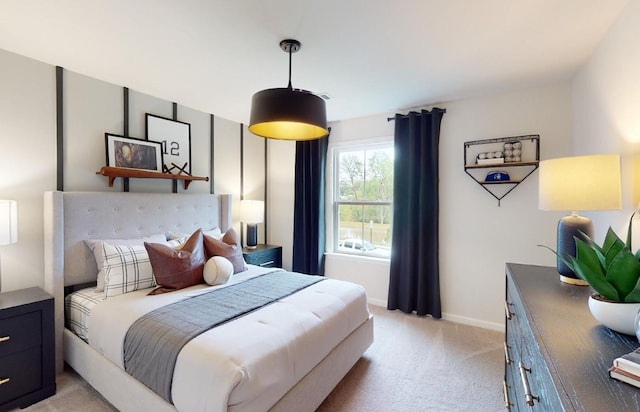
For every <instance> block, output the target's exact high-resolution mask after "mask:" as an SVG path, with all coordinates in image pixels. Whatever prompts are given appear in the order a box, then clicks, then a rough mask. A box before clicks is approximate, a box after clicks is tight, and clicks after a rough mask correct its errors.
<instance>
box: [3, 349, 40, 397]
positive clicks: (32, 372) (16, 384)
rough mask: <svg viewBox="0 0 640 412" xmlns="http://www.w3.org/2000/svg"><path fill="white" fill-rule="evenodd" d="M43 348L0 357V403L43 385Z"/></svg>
mask: <svg viewBox="0 0 640 412" xmlns="http://www.w3.org/2000/svg"><path fill="white" fill-rule="evenodd" d="M41 368H42V360H41V348H40V347H35V348H31V349H27V350H24V351H22V352H19V353H14V354H13V355H11V356H5V357H0V405H1V404H3V403H6V402H9V401H12V400H14V399H17V398H20V397H21V396H24V395H27V394H29V393H31V392H34V391H37V390H39V389H40V388H41V387H42V369H41Z"/></svg>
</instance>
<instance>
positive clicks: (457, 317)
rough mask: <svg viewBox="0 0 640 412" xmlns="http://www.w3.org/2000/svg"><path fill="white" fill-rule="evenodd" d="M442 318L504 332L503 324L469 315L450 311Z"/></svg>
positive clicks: (374, 302)
mask: <svg viewBox="0 0 640 412" xmlns="http://www.w3.org/2000/svg"><path fill="white" fill-rule="evenodd" d="M367 302H369V304H370V305H374V306H380V307H383V308H386V307H387V301H386V300H382V299H371V298H368V299H367ZM442 319H444V320H447V321H449V322H454V323H460V324H462V325H469V326H477V327H479V328H483V329H489V330H495V331H497V332H504V324H502V323H495V322H488V321H486V320H481V319H475V318H469V317H466V316H460V315H452V314H450V313H443V314H442Z"/></svg>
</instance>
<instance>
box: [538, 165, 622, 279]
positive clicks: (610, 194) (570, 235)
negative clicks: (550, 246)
mask: <svg viewBox="0 0 640 412" xmlns="http://www.w3.org/2000/svg"><path fill="white" fill-rule="evenodd" d="M538 189H539V192H538V207H539V208H540V209H542V210H564V211H571V212H572V213H571V215H569V216H565V217H563V218H562V219H560V221H559V222H558V233H557V249H556V251H557V253H558V255H560V256H564V255H565V254H567V255H570V256H575V255H576V243H575V239H574V237H577V238H581V239H584V235H587V236H589V237H590V238H592V239H593V223H592V222H591V219H589V218H588V217H585V216H580V215H579V214H578V211H586V210H614V209H621V208H622V194H621V183H620V156H619V155H592V156H574V157H563V158H558V159H550V160H543V161H541V162H540V171H539V185H538ZM557 268H558V273H560V280H561V281H562V282H565V283H570V284H574V285H586V284H587V283H586V282H585V281H584V280H582V279H580V278H579V277H578V276H577V275H576V274H575V273H574V272H573V271H572V270H571V269H570V268H569V267H568V266H567V265H566V264H565V263H564V262H563V261H562V259H561V258H560V257H558V259H557Z"/></svg>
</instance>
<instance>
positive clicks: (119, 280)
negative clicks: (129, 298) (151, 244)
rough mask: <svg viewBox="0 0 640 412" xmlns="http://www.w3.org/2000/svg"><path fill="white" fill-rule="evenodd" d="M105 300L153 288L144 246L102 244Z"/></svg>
mask: <svg viewBox="0 0 640 412" xmlns="http://www.w3.org/2000/svg"><path fill="white" fill-rule="evenodd" d="M102 248H103V253H104V275H105V276H104V278H105V285H104V296H105V298H109V297H113V296H118V295H122V294H125V293H129V292H133V291H135V290H138V289H147V288H151V287H154V286H155V285H156V282H155V280H154V278H153V270H152V269H151V262H150V261H149V255H148V254H147V250H146V249H145V248H144V245H132V246H126V245H112V244H109V243H103V244H102Z"/></svg>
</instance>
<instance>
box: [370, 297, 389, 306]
mask: <svg viewBox="0 0 640 412" xmlns="http://www.w3.org/2000/svg"><path fill="white" fill-rule="evenodd" d="M367 302H368V303H369V304H370V305H373V306H380V307H383V308H386V307H387V301H386V300H382V299H371V298H367Z"/></svg>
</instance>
